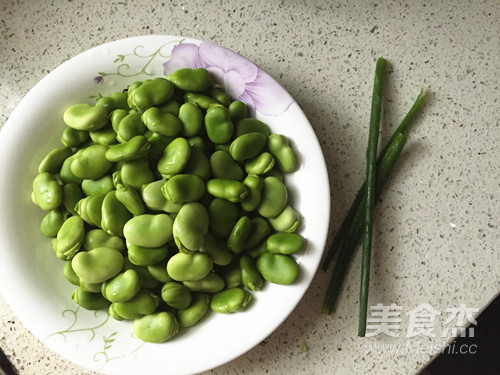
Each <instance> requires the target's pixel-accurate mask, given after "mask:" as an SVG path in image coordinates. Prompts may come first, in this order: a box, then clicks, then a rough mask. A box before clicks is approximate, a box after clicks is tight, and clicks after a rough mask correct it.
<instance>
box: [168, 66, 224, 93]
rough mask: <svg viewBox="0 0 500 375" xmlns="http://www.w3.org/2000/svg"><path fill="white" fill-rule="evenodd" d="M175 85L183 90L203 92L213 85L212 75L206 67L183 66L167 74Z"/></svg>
mask: <svg viewBox="0 0 500 375" xmlns="http://www.w3.org/2000/svg"><path fill="white" fill-rule="evenodd" d="M167 79H168V80H169V81H170V82H172V83H173V84H174V85H175V87H177V88H179V89H181V90H183V91H191V92H202V91H205V90H207V89H208V88H209V87H210V86H213V84H214V81H213V79H212V76H211V75H210V73H209V72H208V70H206V69H205V68H196V69H191V68H183V69H178V70H176V71H175V72H173V73H172V74H169V75H168V76H167Z"/></svg>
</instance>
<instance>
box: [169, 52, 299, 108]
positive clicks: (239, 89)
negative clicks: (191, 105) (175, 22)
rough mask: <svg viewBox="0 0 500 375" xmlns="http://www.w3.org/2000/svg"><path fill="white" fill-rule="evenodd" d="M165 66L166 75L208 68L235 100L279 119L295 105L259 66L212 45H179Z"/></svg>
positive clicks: (216, 80)
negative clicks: (179, 71)
mask: <svg viewBox="0 0 500 375" xmlns="http://www.w3.org/2000/svg"><path fill="white" fill-rule="evenodd" d="M163 67H164V71H165V75H169V74H170V73H173V72H174V71H176V70H177V69H181V68H205V69H207V70H208V71H210V73H212V76H213V77H214V80H215V82H216V83H217V84H219V85H220V86H221V87H222V88H224V90H225V91H226V93H228V94H229V95H230V96H231V97H232V98H236V99H238V100H241V101H242V102H244V103H245V104H246V105H247V106H248V107H250V109H252V110H257V111H258V112H260V113H262V114H264V115H271V116H278V115H280V114H282V113H283V112H285V111H286V110H287V109H288V107H290V105H291V104H292V103H293V102H294V100H293V98H292V97H291V96H290V94H288V93H287V92H286V91H285V90H284V89H283V88H282V87H281V86H280V85H279V84H278V83H277V82H276V81H275V80H274V79H273V78H272V77H271V76H270V75H269V74H267V73H266V72H264V71H263V70H262V69H261V68H259V67H258V66H257V65H255V64H253V63H252V62H250V61H248V60H247V59H245V58H243V57H242V56H240V55H238V54H237V53H234V52H232V51H229V50H228V49H225V48H222V47H219V46H216V45H214V44H211V43H206V42H203V43H201V44H200V45H199V46H198V45H196V44H193V43H183V44H179V45H177V46H175V47H174V48H173V50H172V57H171V58H170V60H168V61H167V62H166V63H164V64H163Z"/></svg>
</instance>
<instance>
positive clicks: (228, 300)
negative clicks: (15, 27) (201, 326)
mask: <svg viewBox="0 0 500 375" xmlns="http://www.w3.org/2000/svg"><path fill="white" fill-rule="evenodd" d="M251 300H252V296H251V294H250V293H248V292H247V291H246V290H245V289H242V288H237V287H236V288H229V289H225V290H223V291H221V292H219V293H216V294H214V295H213V297H212V301H211V303H210V308H211V309H212V310H213V311H215V312H217V313H221V314H230V313H234V312H238V311H243V310H245V309H246V307H247V306H248V304H249V303H250V301H251Z"/></svg>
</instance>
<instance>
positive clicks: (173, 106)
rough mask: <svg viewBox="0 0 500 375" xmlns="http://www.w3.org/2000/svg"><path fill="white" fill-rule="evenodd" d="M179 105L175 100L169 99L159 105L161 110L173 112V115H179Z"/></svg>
mask: <svg viewBox="0 0 500 375" xmlns="http://www.w3.org/2000/svg"><path fill="white" fill-rule="evenodd" d="M180 107H181V105H180V104H179V102H178V101H177V100H174V99H170V100H169V101H168V102H166V103H165V104H163V105H161V106H159V107H158V108H160V110H161V111H162V112H168V113H171V114H173V115H174V116H177V117H179V110H180Z"/></svg>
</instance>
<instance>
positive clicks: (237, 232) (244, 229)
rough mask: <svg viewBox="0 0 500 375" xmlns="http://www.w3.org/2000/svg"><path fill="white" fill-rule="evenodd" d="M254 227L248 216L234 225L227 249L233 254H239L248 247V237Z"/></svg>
mask: <svg viewBox="0 0 500 375" xmlns="http://www.w3.org/2000/svg"><path fill="white" fill-rule="evenodd" d="M251 227H252V223H251V220H250V218H249V217H248V216H242V217H241V218H240V219H239V220H238V221H237V222H236V224H235V225H234V227H233V229H232V231H231V233H230V234H229V237H228V239H227V247H228V249H229V250H231V251H232V252H233V253H236V254H239V253H241V252H242V251H243V249H244V248H245V246H246V241H247V239H248V235H249V234H250V229H251Z"/></svg>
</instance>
